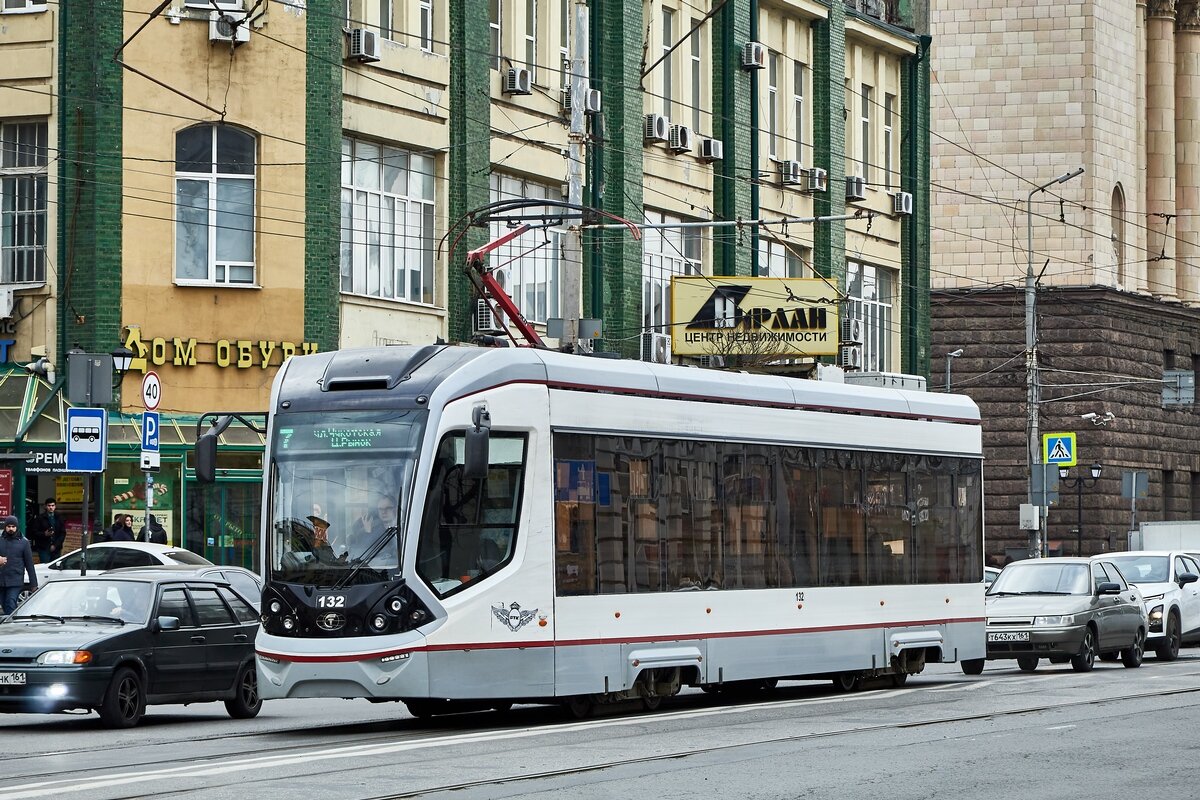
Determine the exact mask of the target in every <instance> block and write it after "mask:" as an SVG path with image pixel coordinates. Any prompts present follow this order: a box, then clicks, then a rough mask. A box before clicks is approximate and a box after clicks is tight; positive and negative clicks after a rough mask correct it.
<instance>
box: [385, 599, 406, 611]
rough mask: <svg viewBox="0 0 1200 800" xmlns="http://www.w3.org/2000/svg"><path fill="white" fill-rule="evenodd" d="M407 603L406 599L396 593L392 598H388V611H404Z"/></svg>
mask: <svg viewBox="0 0 1200 800" xmlns="http://www.w3.org/2000/svg"><path fill="white" fill-rule="evenodd" d="M406 605H408V604H407V603H406V602H405V601H404V598H403V597H401V596H400V595H396V596H395V597H393V598H392V599H391V600H388V611H391V612H392V613H393V614H401V613H403V612H404V607H405V606H406Z"/></svg>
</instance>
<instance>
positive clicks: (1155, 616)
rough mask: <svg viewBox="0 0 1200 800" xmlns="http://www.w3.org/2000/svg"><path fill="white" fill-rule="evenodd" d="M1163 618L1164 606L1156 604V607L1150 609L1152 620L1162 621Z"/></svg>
mask: <svg viewBox="0 0 1200 800" xmlns="http://www.w3.org/2000/svg"><path fill="white" fill-rule="evenodd" d="M1162 618H1163V607H1162V606H1155V607H1154V608H1152V609H1150V621H1151V622H1162Z"/></svg>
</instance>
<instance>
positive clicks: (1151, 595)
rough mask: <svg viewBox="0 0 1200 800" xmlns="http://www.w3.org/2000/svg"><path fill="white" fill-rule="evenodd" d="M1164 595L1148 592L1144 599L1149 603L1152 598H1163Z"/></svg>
mask: <svg viewBox="0 0 1200 800" xmlns="http://www.w3.org/2000/svg"><path fill="white" fill-rule="evenodd" d="M1163 597H1164V595H1161V594H1148V595H1146V596H1145V597H1143V598H1142V599H1143V600H1145V601H1146V602H1147V603H1149V602H1150V601H1151V600H1162V599H1163Z"/></svg>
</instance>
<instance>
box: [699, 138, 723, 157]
mask: <svg viewBox="0 0 1200 800" xmlns="http://www.w3.org/2000/svg"><path fill="white" fill-rule="evenodd" d="M723 158H725V143H724V142H722V141H721V140H720V139H701V140H700V160H701V161H720V160H721V159H723Z"/></svg>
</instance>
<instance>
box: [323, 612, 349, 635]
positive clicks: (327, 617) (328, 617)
mask: <svg viewBox="0 0 1200 800" xmlns="http://www.w3.org/2000/svg"><path fill="white" fill-rule="evenodd" d="M345 624H346V617H345V616H344V615H343V614H322V615H321V616H319V617H317V627H318V628H320V629H321V630H323V631H336V630H340V629H341V627H342V626H343V625H345Z"/></svg>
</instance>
